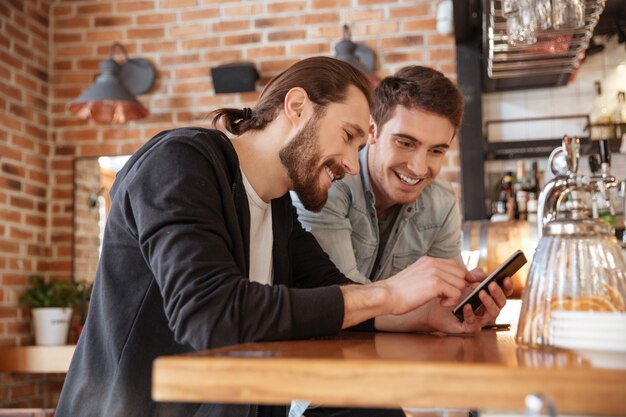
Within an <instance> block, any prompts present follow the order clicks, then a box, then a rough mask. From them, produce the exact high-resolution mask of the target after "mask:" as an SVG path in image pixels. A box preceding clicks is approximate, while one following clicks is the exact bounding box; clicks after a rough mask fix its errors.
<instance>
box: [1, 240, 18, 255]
mask: <svg viewBox="0 0 626 417" xmlns="http://www.w3.org/2000/svg"><path fill="white" fill-rule="evenodd" d="M19 252H20V245H19V244H18V243H15V242H7V241H6V240H0V253H19Z"/></svg>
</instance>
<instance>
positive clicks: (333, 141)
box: [279, 86, 369, 211]
mask: <svg viewBox="0 0 626 417" xmlns="http://www.w3.org/2000/svg"><path fill="white" fill-rule="evenodd" d="M322 113H323V114H322V115H321V116H320V115H319V114H316V115H314V116H312V117H311V118H310V119H309V120H308V121H307V123H306V124H305V125H304V127H303V128H302V129H301V130H300V131H299V132H298V133H297V134H296V135H295V136H294V137H293V138H292V139H291V140H290V141H289V142H288V143H287V144H286V145H285V146H284V147H283V148H282V149H281V150H280V153H279V156H280V160H281V162H282V164H283V166H284V167H285V168H286V169H287V172H288V174H289V178H290V180H291V187H290V188H291V189H292V190H293V191H295V192H296V194H297V195H298V198H300V201H301V202H302V205H303V206H304V207H305V208H306V209H307V210H311V211H320V210H321V209H322V208H323V207H324V204H326V199H327V198H328V190H329V189H330V187H331V186H332V183H333V182H334V181H337V180H340V179H341V178H343V177H344V176H345V175H346V174H357V173H358V172H359V159H358V153H359V150H360V149H361V148H362V147H363V146H365V142H366V140H367V128H368V120H369V106H368V103H367V99H366V98H365V96H364V95H363V93H361V92H360V91H359V90H358V89H356V88H355V87H353V86H350V87H348V91H347V96H346V101H345V102H344V103H330V104H329V105H328V107H327V108H326V109H325V111H323V112H322Z"/></svg>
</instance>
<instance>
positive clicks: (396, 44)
mask: <svg viewBox="0 0 626 417" xmlns="http://www.w3.org/2000/svg"><path fill="white" fill-rule="evenodd" d="M379 42H380V47H381V48H382V49H383V50H390V49H393V48H411V47H421V46H422V45H423V44H424V38H423V37H422V36H402V37H398V38H385V39H381V40H380V41H379Z"/></svg>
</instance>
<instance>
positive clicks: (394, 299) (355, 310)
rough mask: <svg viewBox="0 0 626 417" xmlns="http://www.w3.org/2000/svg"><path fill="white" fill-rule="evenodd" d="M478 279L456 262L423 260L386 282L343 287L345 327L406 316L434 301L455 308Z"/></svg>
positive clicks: (425, 258) (434, 259)
mask: <svg viewBox="0 0 626 417" xmlns="http://www.w3.org/2000/svg"><path fill="white" fill-rule="evenodd" d="M476 279H477V278H476V277H475V276H474V275H472V274H471V273H470V272H468V271H467V269H465V268H464V267H463V266H461V265H460V264H459V263H457V262H456V261H455V260H453V259H438V258H431V257H429V256H423V257H422V258H420V259H419V260H417V261H416V262H415V263H413V264H412V265H410V266H409V267H407V268H406V269H404V270H402V271H400V272H399V273H397V274H396V275H394V276H392V277H390V278H388V279H386V280H383V281H377V282H374V283H372V284H367V285H363V286H354V285H350V286H345V287H341V290H342V292H343V296H344V305H345V315H344V322H343V327H344V328H345V327H350V326H353V325H355V324H358V323H360V322H362V321H365V320H367V319H369V318H372V317H378V316H382V315H394V316H398V315H402V314H406V313H409V312H411V311H413V310H415V309H416V308H418V307H420V306H422V305H424V304H426V303H428V302H429V301H431V300H433V299H436V302H437V303H438V304H439V305H440V306H442V307H452V306H454V305H456V303H457V302H458V301H459V300H460V298H461V296H462V294H463V293H464V292H465V291H466V290H467V289H468V286H469V283H474V282H476ZM450 314H451V313H450Z"/></svg>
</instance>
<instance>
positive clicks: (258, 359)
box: [152, 330, 626, 416]
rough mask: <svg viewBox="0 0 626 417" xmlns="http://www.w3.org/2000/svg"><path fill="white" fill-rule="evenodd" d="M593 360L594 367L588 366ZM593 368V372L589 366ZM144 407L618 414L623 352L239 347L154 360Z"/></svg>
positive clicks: (417, 344) (369, 336)
mask: <svg viewBox="0 0 626 417" xmlns="http://www.w3.org/2000/svg"><path fill="white" fill-rule="evenodd" d="M598 361H600V362H598ZM597 364H599V365H601V366H602V367H600V366H598V365H597ZM152 393H153V398H154V399H155V400H156V401H174V402H225V403H262V404H288V403H289V402H290V401H291V400H292V399H302V400H310V401H312V402H313V403H315V404H324V405H327V406H363V407H366V406H367V407H399V406H402V407H424V408H432V407H436V408H466V409H478V410H504V411H515V412H519V411H522V410H523V409H524V397H525V396H526V395H527V394H530V393H541V394H544V395H547V396H549V397H550V398H551V399H552V400H553V401H554V403H555V404H556V407H557V410H558V411H559V413H561V414H579V415H583V414H584V415H621V416H624V415H626V401H625V399H626V352H620V353H606V354H598V353H597V352H596V353H593V356H585V355H584V353H578V352H576V351H569V350H561V349H551V348H541V349H529V348H524V347H519V346H517V345H516V344H515V340H514V333H513V332H509V331H504V332H503V331H500V332H497V331H494V330H485V331H483V332H482V333H481V334H480V335H477V336H464V337H459V336H436V335H427V334H394V333H352V332H343V333H342V334H341V335H340V336H339V337H337V338H332V339H319V340H304V341H289V342H266V343H249V344H243V345H237V346H232V347H228V348H222V349H214V350H209V351H206V352H200V353H195V354H189V355H179V356H165V357H161V358H158V359H157V360H156V361H155V363H154V368H153V386H152Z"/></svg>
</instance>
